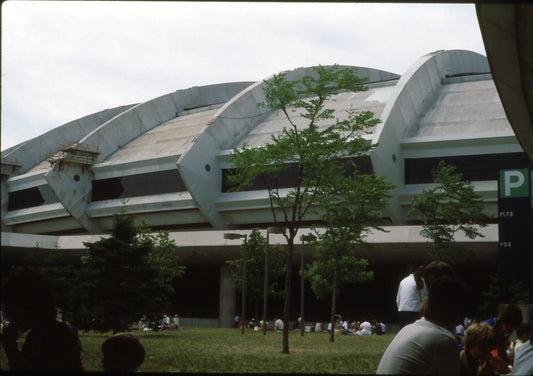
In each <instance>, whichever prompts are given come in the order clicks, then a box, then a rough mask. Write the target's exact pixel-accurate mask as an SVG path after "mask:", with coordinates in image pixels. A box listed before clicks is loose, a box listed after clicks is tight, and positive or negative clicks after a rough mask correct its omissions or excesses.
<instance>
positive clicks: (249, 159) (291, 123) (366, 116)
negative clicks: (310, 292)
mask: <svg viewBox="0 0 533 376" xmlns="http://www.w3.org/2000/svg"><path fill="white" fill-rule="evenodd" d="M364 81H365V79H364V78H360V77H358V76H357V71H356V69H355V68H341V67H339V66H337V65H335V66H332V67H323V66H318V67H313V69H312V74H307V75H304V76H303V77H301V78H299V79H296V80H294V81H290V80H288V79H287V78H286V74H285V73H280V74H279V75H274V77H273V78H272V79H270V80H269V81H266V82H265V86H264V89H263V92H264V95H265V103H263V104H262V105H263V106H265V107H267V108H268V109H270V110H272V111H280V112H281V113H282V114H283V116H284V117H285V119H286V121H287V124H288V126H287V127H284V128H283V129H282V131H281V133H280V134H279V135H273V136H272V139H271V141H270V142H269V143H266V144H264V145H262V146H258V147H248V146H247V145H245V146H244V147H243V148H241V149H234V151H233V155H232V157H230V163H232V164H233V167H234V168H235V169H234V170H233V173H232V174H231V175H230V176H229V178H228V181H229V183H230V185H233V190H240V189H246V188H248V187H250V186H251V185H252V184H253V182H254V181H257V180H258V179H262V180H263V182H264V183H265V185H266V187H267V190H268V198H269V200H270V209H271V212H272V220H273V222H274V223H276V224H277V225H278V226H283V227H284V228H285V232H284V234H283V235H284V237H285V239H286V241H287V255H286V275H285V304H284V309H283V321H284V323H285V325H284V330H283V353H287V354H288V353H289V314H290V302H291V296H290V295H291V294H290V291H291V278H292V258H293V253H294V239H295V237H296V236H297V233H298V230H299V229H300V228H301V227H302V226H303V225H304V224H305V220H306V219H307V218H309V215H310V214H311V212H312V211H313V209H314V208H315V205H316V204H317V201H318V195H319V192H320V191H321V189H322V187H323V185H324V184H325V182H327V181H329V180H333V178H334V176H335V175H336V174H337V173H338V171H339V170H338V169H337V168H334V166H337V165H339V164H342V163H344V162H345V161H346V160H347V159H349V158H356V157H362V156H364V155H365V154H366V152H368V151H369V150H370V149H371V148H372V146H371V145H370V144H369V143H368V142H366V140H365V139H364V138H363V137H362V133H364V132H365V131H366V130H368V129H369V128H371V127H373V126H375V125H376V124H377V123H378V122H379V120H378V119H375V118H374V114H373V113H372V112H370V111H364V112H359V113H358V112H355V111H354V110H352V109H348V110H346V113H345V114H343V118H342V119H339V118H336V117H335V111H334V110H333V109H331V108H327V105H328V101H329V100H331V99H332V97H334V96H335V95H337V94H338V93H340V92H342V91H349V92H357V91H362V90H365V88H364V86H363V85H362V83H363V82H364ZM293 115H294V116H293ZM298 117H300V119H297V118H298ZM302 122H303V123H305V124H303V125H302ZM287 168H291V170H292V171H294V174H295V180H296V181H295V184H293V186H292V187H291V188H285V189H282V188H280V181H279V176H280V173H281V172H282V171H283V170H285V169H287Z"/></svg>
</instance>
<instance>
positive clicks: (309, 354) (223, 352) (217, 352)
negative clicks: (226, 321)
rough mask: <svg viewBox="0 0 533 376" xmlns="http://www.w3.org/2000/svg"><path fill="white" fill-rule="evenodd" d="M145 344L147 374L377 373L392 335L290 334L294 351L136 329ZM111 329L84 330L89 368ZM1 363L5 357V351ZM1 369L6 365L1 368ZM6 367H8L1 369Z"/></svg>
mask: <svg viewBox="0 0 533 376" xmlns="http://www.w3.org/2000/svg"><path fill="white" fill-rule="evenodd" d="M132 333H133V334H135V335H137V336H138V337H139V339H140V340H141V342H142V343H143V344H144V346H145V348H146V358H145V361H144V363H143V365H142V366H141V371H143V372H166V373H168V372H184V373H299V374H301V373H310V374H316V373H335V374H375V373H376V369H377V367H378V364H379V360H380V359H381V355H382V354H383V352H384V351H385V349H386V347H387V346H388V344H389V343H390V342H391V341H392V338H393V335H391V334H386V335H382V336H361V337H359V336H343V335H336V336H335V342H334V343H330V342H329V335H327V334H325V333H305V336H304V337H301V335H300V332H296V331H295V332H291V333H290V337H289V346H290V354H289V355H287V354H282V352H281V345H282V334H281V333H278V332H267V335H266V336H264V335H263V334H262V332H254V331H252V330H247V331H246V332H245V334H244V335H242V334H241V331H240V330H239V329H213V328H186V329H185V330H183V331H181V332H174V331H164V332H138V331H133V332H132ZM110 335H111V333H102V334H101V333H93V332H90V333H80V339H81V342H82V359H83V361H84V363H85V366H86V371H102V365H101V360H102V353H101V350H100V346H101V344H102V342H103V341H104V339H105V338H107V337H108V336H110ZM2 364H4V365H7V362H5V355H4V353H3V351H2ZM2 368H3V367H2ZM3 369H5V368H3Z"/></svg>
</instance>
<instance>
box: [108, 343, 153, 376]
mask: <svg viewBox="0 0 533 376" xmlns="http://www.w3.org/2000/svg"><path fill="white" fill-rule="evenodd" d="M102 353H103V355H104V358H103V360H102V365H103V367H104V371H106V372H107V371H121V372H133V371H136V370H137V369H138V368H139V367H140V366H141V364H142V363H143V362H144V356H145V350H144V346H143V344H142V343H141V342H140V341H139V340H138V339H137V337H135V336H134V335H132V334H129V333H119V334H115V335H114V336H112V337H109V338H108V339H106V340H105V341H104V343H103V344H102Z"/></svg>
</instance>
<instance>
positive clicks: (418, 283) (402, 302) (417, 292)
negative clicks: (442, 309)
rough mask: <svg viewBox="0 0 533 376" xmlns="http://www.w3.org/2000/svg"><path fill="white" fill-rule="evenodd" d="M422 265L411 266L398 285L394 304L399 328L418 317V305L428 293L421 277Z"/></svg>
mask: <svg viewBox="0 0 533 376" xmlns="http://www.w3.org/2000/svg"><path fill="white" fill-rule="evenodd" d="M422 270H423V268H422V267H413V268H412V269H411V273H410V274H409V275H408V276H407V277H405V278H404V279H403V280H402V281H401V282H400V286H399V287H398V294H397V295H396V305H397V306H398V322H399V324H400V329H402V328H403V327H404V326H406V325H408V324H411V323H413V322H415V321H416V320H417V319H419V318H420V305H421V304H422V301H423V300H424V297H425V296H426V295H427V294H428V290H427V287H426V283H425V282H424V279H423V278H422Z"/></svg>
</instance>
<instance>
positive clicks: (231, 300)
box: [218, 265, 236, 328]
mask: <svg viewBox="0 0 533 376" xmlns="http://www.w3.org/2000/svg"><path fill="white" fill-rule="evenodd" d="M218 301H219V303H218V322H219V324H218V325H219V327H221V328H231V327H233V315H234V314H235V313H236V311H235V302H236V293H235V285H234V284H233V278H232V272H231V269H230V268H229V267H228V266H227V265H223V266H221V267H220V293H219V300H218Z"/></svg>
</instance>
